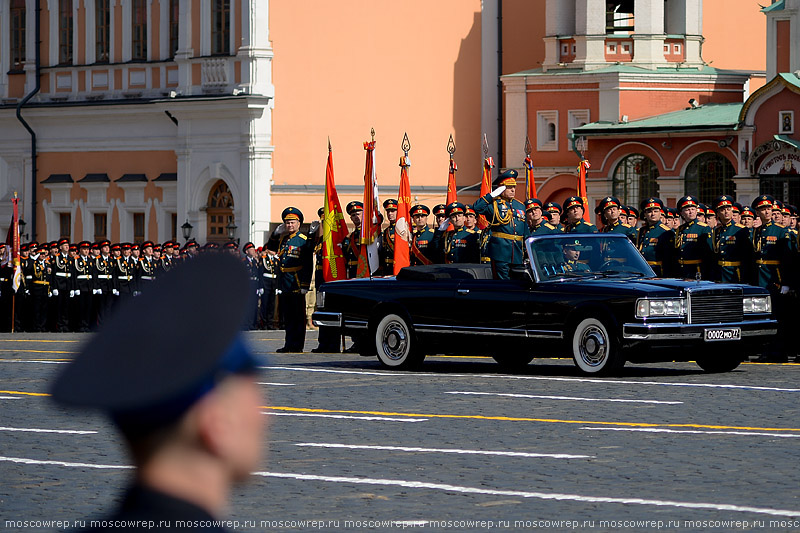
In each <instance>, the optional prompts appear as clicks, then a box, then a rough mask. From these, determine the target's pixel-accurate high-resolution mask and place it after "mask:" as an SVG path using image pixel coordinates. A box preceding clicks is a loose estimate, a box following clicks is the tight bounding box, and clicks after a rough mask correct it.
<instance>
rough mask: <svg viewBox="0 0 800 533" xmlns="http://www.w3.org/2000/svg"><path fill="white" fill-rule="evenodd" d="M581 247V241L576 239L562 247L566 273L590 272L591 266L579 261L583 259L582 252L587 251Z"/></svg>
mask: <svg viewBox="0 0 800 533" xmlns="http://www.w3.org/2000/svg"><path fill="white" fill-rule="evenodd" d="M585 249H586V248H585V247H584V246H581V241H579V240H578V239H575V240H574V241H568V242H566V243H564V244H562V245H561V252H562V253H563V254H564V270H565V271H566V272H588V271H589V266H588V265H586V264H584V263H581V262H580V261H578V259H580V257H581V252H582V251H583V250H585Z"/></svg>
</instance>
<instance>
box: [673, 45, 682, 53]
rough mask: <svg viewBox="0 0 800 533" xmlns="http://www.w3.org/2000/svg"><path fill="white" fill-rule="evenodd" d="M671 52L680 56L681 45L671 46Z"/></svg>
mask: <svg viewBox="0 0 800 533" xmlns="http://www.w3.org/2000/svg"><path fill="white" fill-rule="evenodd" d="M672 51H673V53H675V54H676V55H680V54H681V45H680V44H673V45H672Z"/></svg>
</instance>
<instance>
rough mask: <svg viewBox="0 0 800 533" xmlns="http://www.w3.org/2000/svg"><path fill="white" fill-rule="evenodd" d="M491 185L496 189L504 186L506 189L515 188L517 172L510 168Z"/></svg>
mask: <svg viewBox="0 0 800 533" xmlns="http://www.w3.org/2000/svg"><path fill="white" fill-rule="evenodd" d="M492 185H493V186H494V187H495V188H497V187H501V186H503V185H505V186H506V187H516V186H517V171H516V170H514V169H513V168H510V169H508V170H506V171H505V172H503V173H502V174H500V175H499V176H497V177H496V178H495V179H494V182H493V183H492Z"/></svg>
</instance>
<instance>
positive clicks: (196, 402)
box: [52, 254, 264, 532]
mask: <svg viewBox="0 0 800 533" xmlns="http://www.w3.org/2000/svg"><path fill="white" fill-rule="evenodd" d="M249 296H251V294H250V291H249V281H248V279H247V274H246V272H245V271H244V268H243V267H242V265H241V262H240V261H237V260H236V259H234V258H232V257H229V256H224V255H221V254H220V255H217V254H213V255H211V256H210V257H203V258H201V259H198V260H197V261H191V262H188V263H187V264H186V265H185V266H184V265H182V266H181V267H180V268H176V269H175V270H173V271H172V272H170V273H169V274H167V275H165V276H164V277H163V279H160V280H159V281H157V282H156V283H155V284H154V285H153V286H152V290H148V292H147V293H145V294H144V295H143V296H142V297H141V298H136V299H134V300H128V302H126V303H127V305H125V306H123V307H122V308H120V310H119V313H117V314H116V315H114V316H112V317H111V319H110V320H109V321H108V323H107V325H106V326H105V327H104V328H103V329H102V330H101V331H100V332H99V333H98V334H97V335H96V336H94V337H93V338H91V339H90V340H89V343H88V345H87V346H86V347H85V348H83V351H82V352H81V354H80V355H79V356H78V357H77V358H76V359H75V360H74V361H73V362H72V363H70V364H69V365H68V366H67V368H66V370H65V371H64V372H63V373H62V374H61V375H60V376H58V378H57V379H56V381H55V383H54V385H53V388H52V396H53V399H54V400H55V401H56V402H58V403H59V404H61V405H65V406H69V407H80V408H92V409H96V410H98V411H101V412H103V413H105V414H107V415H108V416H109V417H110V418H111V420H112V421H113V423H114V424H115V425H116V426H117V428H118V429H119V430H120V433H121V434H122V436H123V438H124V440H125V441H126V443H127V445H128V448H129V449H130V452H131V456H132V458H133V462H134V464H135V466H136V473H135V476H134V481H133V484H132V486H131V487H130V488H129V490H128V491H127V493H126V495H125V496H124V499H123V502H122V505H121V506H120V507H119V508H118V509H117V510H116V511H115V512H114V513H113V515H111V516H110V517H108V518H107V520H103V523H105V522H107V521H108V522H112V523H117V524H125V525H130V526H131V527H130V530H131V531H144V530H145V527H146V524H147V523H149V522H152V523H154V524H158V526H156V527H155V528H154V529H151V530H150V531H160V532H165V531H175V530H176V529H181V530H185V529H184V528H182V527H181V528H178V526H177V525H176V524H177V523H178V521H181V522H185V523H187V524H191V525H197V524H201V525H199V526H197V529H200V528H201V527H203V526H202V524H206V526H205V527H203V529H204V530H208V531H217V532H219V531H225V530H224V529H223V528H222V527H221V526H218V525H216V524H217V522H216V521H218V520H220V519H221V518H222V516H221V515H222V513H224V512H225V510H226V507H227V505H228V499H229V497H230V491H231V489H232V488H233V485H234V484H236V483H240V482H244V481H246V480H247V479H248V478H250V475H251V472H252V471H253V470H255V469H257V468H258V466H259V462H260V459H261V441H262V438H263V437H262V435H263V432H264V416H263V415H262V414H261V413H260V411H261V408H260V406H261V405H263V404H264V400H263V398H262V394H261V389H260V388H259V386H258V384H257V383H256V382H255V381H256V380H255V378H254V376H255V375H256V374H257V372H258V366H259V364H260V362H259V361H258V360H257V359H256V357H255V356H254V355H253V354H252V353H251V351H250V349H249V348H248V347H247V345H246V344H245V340H244V339H243V337H242V335H241V334H240V328H241V326H242V324H243V322H244V320H245V315H246V314H247V312H248V311H249V310H250V309H251V306H250V305H249V302H248V297H249ZM142 332H147V339H148V342H151V343H152V346H154V347H158V349H152V350H149V349H144V350H143V349H142V346H141V344H140V343H136V342H125V341H124V339H129V338H131V337H132V336H136V335H140V334H141V333H142ZM176 332H180V333H181V334H178V335H176ZM121 340H123V341H122V342H121ZM153 369H158V371H156V372H154V371H153ZM198 480H200V481H198ZM134 523H136V524H141V526H139V527H136V526H134ZM151 527H153V526H152V525H151ZM189 528H190V529H194V526H189ZM101 530H106V529H101V527H98V528H92V529H89V531H101Z"/></svg>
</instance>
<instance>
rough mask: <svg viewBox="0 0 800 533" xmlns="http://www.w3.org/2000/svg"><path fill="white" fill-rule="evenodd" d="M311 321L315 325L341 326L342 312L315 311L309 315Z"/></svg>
mask: <svg viewBox="0 0 800 533" xmlns="http://www.w3.org/2000/svg"><path fill="white" fill-rule="evenodd" d="M311 322H312V323H313V324H314V325H315V326H317V327H320V326H321V327H334V328H340V327H342V313H326V312H325V311H315V312H314V313H313V314H312V315H311Z"/></svg>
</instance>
